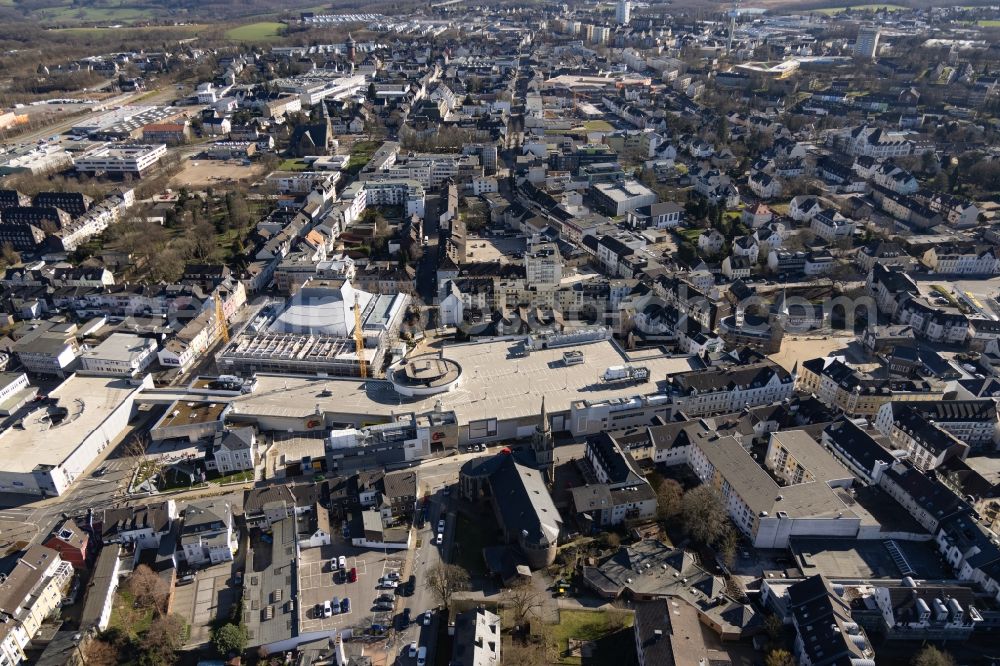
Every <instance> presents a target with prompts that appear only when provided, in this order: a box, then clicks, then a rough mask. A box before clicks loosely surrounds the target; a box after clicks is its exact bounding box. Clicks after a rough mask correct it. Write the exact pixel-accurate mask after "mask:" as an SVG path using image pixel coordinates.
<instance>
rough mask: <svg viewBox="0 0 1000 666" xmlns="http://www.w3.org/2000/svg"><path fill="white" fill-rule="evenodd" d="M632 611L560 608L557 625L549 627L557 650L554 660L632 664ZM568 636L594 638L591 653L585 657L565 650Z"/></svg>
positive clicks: (564, 662)
mask: <svg viewBox="0 0 1000 666" xmlns="http://www.w3.org/2000/svg"><path fill="white" fill-rule="evenodd" d="M633 620H634V616H633V615H632V613H630V612H628V611H625V610H619V609H614V610H611V611H584V610H560V611H559V624H557V625H554V626H553V627H552V638H553V641H554V642H555V647H556V650H557V651H558V653H557V654H558V663H560V664H569V665H571V666H576V665H578V664H584V663H588V664H589V663H594V664H611V663H634V661H635V658H634V656H633V657H631V658H630V657H629V655H630V653H631V651H633V650H634V646H635V642H634V640H633V635H632V632H631V631H629V630H628V628H629V627H631V626H632V622H633ZM570 639H576V640H580V641H594V643H595V645H594V653H593V654H592V655H591V657H590V658H589V659H586V658H581V657H580V656H579V655H576V654H572V655H571V654H570V653H569V642H570Z"/></svg>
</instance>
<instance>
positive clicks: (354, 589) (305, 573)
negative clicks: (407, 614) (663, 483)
mask: <svg viewBox="0 0 1000 666" xmlns="http://www.w3.org/2000/svg"><path fill="white" fill-rule="evenodd" d="M340 556H344V558H345V566H346V570H347V571H350V569H351V568H354V569H355V570H356V571H357V580H356V581H355V582H353V583H352V582H348V580H347V578H346V575H345V576H344V577H343V578H342V577H341V576H340V575H339V574H338V570H337V569H334V568H333V567H332V566H331V560H332V558H334V557H338V558H339V557H340ZM402 568H403V560H402V556H401V554H399V555H394V554H393V553H389V555H388V557H387V556H386V554H385V553H383V552H378V551H369V550H365V551H362V550H359V549H357V548H354V547H352V546H348V545H346V544H344V543H343V542H339V543H335V544H334V545H331V546H322V547H320V548H310V549H307V550H303V551H302V557H301V560H300V575H299V586H300V589H299V601H300V606H299V625H300V627H301V631H302V632H313V631H330V630H333V629H337V630H354V631H360V630H363V629H367V628H368V627H370V626H372V625H376V624H379V625H382V626H383V627H391V626H392V619H393V615H394V612H395V608H394V609H393V610H389V611H376V610H375V600H376V598H377V597H378V596H379V595H380V594H387V595H389V596H390V597H392V596H393V591H392V590H378V589H376V586H377V585H378V580H379V578H381V577H382V576H384V575H386V574H388V573H389V572H390V571H395V572H397V573H399V574H400V575H401V572H402ZM341 581H343V582H341ZM345 597H346V598H348V599H350V600H351V601H350V611H349V612H347V613H335V614H334V615H332V616H331V617H323V612H322V609H320V608H317V606H318V605H322V604H323V603H324V602H326V601H332V600H333V599H337V600H338V601H343V599H344V598H345ZM394 606H395V605H394Z"/></svg>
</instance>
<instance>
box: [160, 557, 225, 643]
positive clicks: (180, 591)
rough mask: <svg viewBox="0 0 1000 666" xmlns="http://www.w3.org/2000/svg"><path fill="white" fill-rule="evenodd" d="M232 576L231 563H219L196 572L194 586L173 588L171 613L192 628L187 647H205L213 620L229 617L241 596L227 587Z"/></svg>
mask: <svg viewBox="0 0 1000 666" xmlns="http://www.w3.org/2000/svg"><path fill="white" fill-rule="evenodd" d="M232 577H233V563H232V562H221V563H219V564H214V565H212V566H210V567H207V568H205V569H201V570H199V571H198V572H197V574H195V579H194V582H193V583H190V584H187V585H179V586H177V587H176V588H175V590H174V606H173V612H175V613H177V614H178V615H180V616H181V617H183V618H184V619H185V620H186V621H187V622H188V624H189V625H190V626H191V635H190V637H189V638H188V641H187V643H186V644H185V646H186V647H196V646H199V645H206V644H207V643H208V642H209V641H210V640H211V630H212V623H213V622H214V621H215V618H216V617H229V614H230V612H231V611H232V607H233V604H234V603H236V602H238V601H239V596H240V592H239V589H237V588H234V587H232V586H231V585H230V583H231V582H232Z"/></svg>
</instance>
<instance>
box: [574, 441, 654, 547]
mask: <svg viewBox="0 0 1000 666" xmlns="http://www.w3.org/2000/svg"><path fill="white" fill-rule="evenodd" d="M584 456H585V458H586V460H587V461H588V462H589V463H590V466H591V469H592V470H593V471H594V475H595V478H596V480H597V483H590V484H587V485H585V486H580V487H577V488H573V490H572V495H573V503H574V505H575V507H576V511H577V513H578V514H586V515H587V516H589V517H590V519H591V520H592V521H593V524H594V526H595V527H601V528H608V527H612V526H615V525H621V524H622V523H624V522H625V521H630V520H650V519H652V518H653V517H654V516H656V493H655V492H654V491H653V489H652V487H651V486H650V485H649V482H648V481H647V480H646V478H645V476H643V474H642V472H641V471H640V470H639V466H638V465H637V464H636V462H635V460H633V459H632V456H631V455H629V453H628V452H627V451H625V450H624V449H622V448H621V446H619V444H618V443H617V442H616V441H615V440H614V439H613V438H612V437H611V436H610V435H609V434H607V433H606V432H605V433H599V434H597V435H593V436H591V437H588V438H587V446H586V449H585V450H584Z"/></svg>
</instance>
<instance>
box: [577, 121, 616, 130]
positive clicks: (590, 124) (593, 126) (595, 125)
mask: <svg viewBox="0 0 1000 666" xmlns="http://www.w3.org/2000/svg"><path fill="white" fill-rule="evenodd" d="M583 129H585V130H587V131H588V132H612V131H614V129H615V128H614V125H612V124H611V123H609V122H608V121H606V120H588V121H587V122H585V123H584V124H583Z"/></svg>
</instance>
